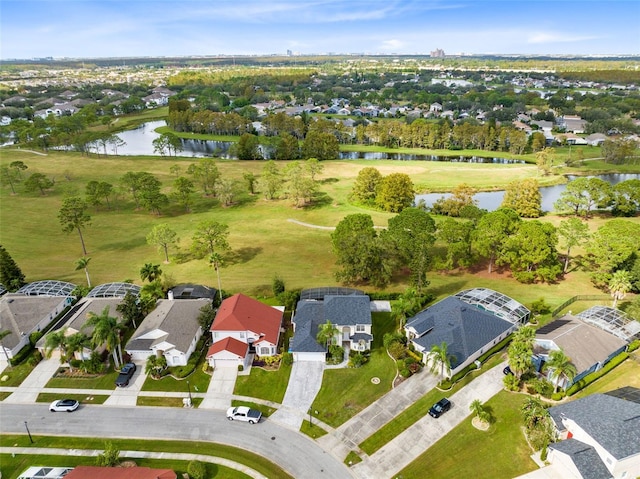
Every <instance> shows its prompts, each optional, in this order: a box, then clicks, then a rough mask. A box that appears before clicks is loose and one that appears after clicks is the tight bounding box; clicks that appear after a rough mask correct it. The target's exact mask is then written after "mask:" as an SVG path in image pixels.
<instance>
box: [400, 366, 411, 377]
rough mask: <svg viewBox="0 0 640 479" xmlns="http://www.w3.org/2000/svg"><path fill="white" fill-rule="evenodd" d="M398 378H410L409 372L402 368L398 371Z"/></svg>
mask: <svg viewBox="0 0 640 479" xmlns="http://www.w3.org/2000/svg"><path fill="white" fill-rule="evenodd" d="M400 376H402V377H403V378H408V377H409V376H411V371H409V370H408V369H407V368H403V369H401V370H400Z"/></svg>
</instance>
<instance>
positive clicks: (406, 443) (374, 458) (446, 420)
mask: <svg viewBox="0 0 640 479" xmlns="http://www.w3.org/2000/svg"><path fill="white" fill-rule="evenodd" d="M505 364H506V363H504V364H500V365H498V366H496V367H494V368H492V369H490V370H488V371H486V372H484V373H483V374H482V375H480V376H479V377H477V378H475V379H474V380H473V381H471V382H470V383H469V384H467V385H466V386H465V387H464V388H462V389H461V390H460V391H458V392H457V393H455V394H453V395H452V396H449V400H450V401H451V410H450V411H449V412H447V413H445V414H443V415H442V416H440V417H439V418H437V419H434V418H432V417H431V416H429V415H428V414H427V415H425V416H424V417H423V418H422V419H420V420H419V421H417V422H416V423H415V424H413V425H412V426H411V427H409V428H408V429H406V430H405V431H403V432H402V433H401V434H400V435H398V436H396V437H395V438H394V439H392V440H391V441H389V442H388V443H387V444H385V445H384V446H383V447H381V448H380V449H379V450H377V451H376V452H375V453H374V454H372V455H371V456H369V457H365V458H364V460H363V461H362V462H361V463H358V464H356V465H354V466H353V467H352V468H351V469H352V472H353V473H354V475H356V476H357V477H360V478H363V479H370V478H373V477H380V478H386V477H393V476H394V474H396V473H397V472H399V471H400V470H402V469H403V468H405V467H406V466H407V465H409V464H410V463H411V462H412V461H413V460H415V459H416V458H417V457H418V456H420V455H421V454H422V453H423V452H424V451H426V450H427V449H429V448H430V447H431V446H432V445H433V444H435V443H436V442H437V441H438V440H440V439H441V438H442V437H444V436H445V435H446V434H448V433H449V432H450V431H451V430H452V429H453V428H454V427H456V426H457V425H458V424H460V423H461V422H462V421H464V420H465V419H467V418H468V417H469V415H470V411H469V406H470V405H471V403H472V402H473V401H474V400H475V399H479V400H480V401H482V402H483V403H484V402H486V401H488V400H489V399H491V398H492V397H493V396H494V395H496V394H497V393H498V392H499V391H501V390H502V388H503V382H502V378H503V374H502V369H503V368H504V365H505ZM442 396H443V397H444V396H446V393H443V394H442ZM417 438H419V439H420V440H419V441H418V440H416V439H417Z"/></svg>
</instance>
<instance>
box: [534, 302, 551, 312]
mask: <svg viewBox="0 0 640 479" xmlns="http://www.w3.org/2000/svg"><path fill="white" fill-rule="evenodd" d="M531 312H532V313H533V314H547V313H550V312H551V306H549V305H548V304H547V303H546V302H545V300H544V298H540V299H539V300H537V301H534V302H533V303H531Z"/></svg>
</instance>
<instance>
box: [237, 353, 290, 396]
mask: <svg viewBox="0 0 640 479" xmlns="http://www.w3.org/2000/svg"><path fill="white" fill-rule="evenodd" d="M290 375H291V365H286V364H283V363H282V361H281V362H280V368H279V369H277V370H276V371H267V370H266V369H262V368H257V367H252V368H251V373H250V374H249V375H248V376H238V378H237V379H236V386H235V389H234V390H233V394H235V395H237V396H249V397H254V398H258V399H264V400H266V401H273V402H277V403H281V402H282V399H283V398H284V393H285V391H286V390H287V385H288V384H289V376H290Z"/></svg>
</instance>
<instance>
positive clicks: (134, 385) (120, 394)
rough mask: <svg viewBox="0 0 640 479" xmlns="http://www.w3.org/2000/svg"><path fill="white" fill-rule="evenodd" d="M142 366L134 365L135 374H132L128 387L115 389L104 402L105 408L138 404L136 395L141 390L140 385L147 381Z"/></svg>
mask: <svg viewBox="0 0 640 479" xmlns="http://www.w3.org/2000/svg"><path fill="white" fill-rule="evenodd" d="M144 367H145V365H144V364H141V363H136V372H135V373H133V378H131V379H132V380H131V381H129V385H128V386H125V387H123V388H115V389H114V391H113V392H112V393H111V395H110V396H109V397H108V398H107V400H106V401H105V402H104V404H105V405H106V406H121V407H129V406H135V405H136V404H138V393H139V392H140V391H141V390H142V385H143V384H144V382H145V380H146V379H147V375H146V374H145V372H144Z"/></svg>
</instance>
